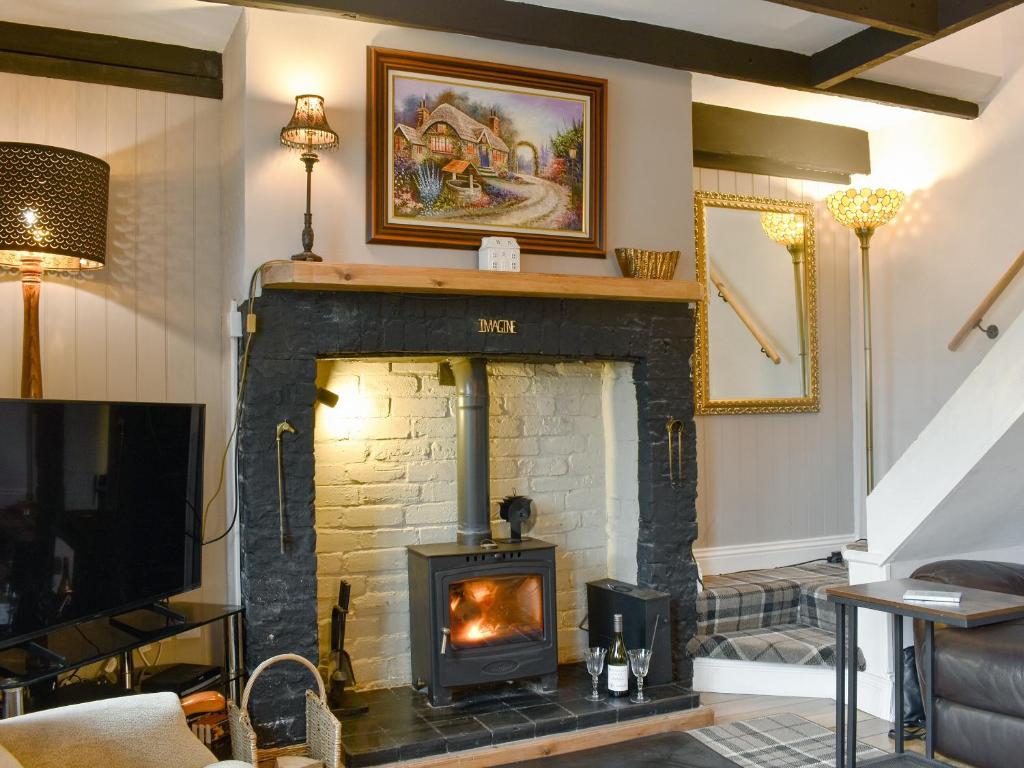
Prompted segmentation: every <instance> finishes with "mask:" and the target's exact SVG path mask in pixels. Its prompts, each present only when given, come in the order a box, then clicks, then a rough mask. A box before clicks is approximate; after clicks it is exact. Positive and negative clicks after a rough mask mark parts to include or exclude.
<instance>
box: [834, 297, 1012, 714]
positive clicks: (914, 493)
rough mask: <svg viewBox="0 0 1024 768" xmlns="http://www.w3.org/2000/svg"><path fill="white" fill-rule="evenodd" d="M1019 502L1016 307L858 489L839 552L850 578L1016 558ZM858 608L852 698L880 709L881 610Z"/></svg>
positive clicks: (885, 699) (883, 685)
mask: <svg viewBox="0 0 1024 768" xmlns="http://www.w3.org/2000/svg"><path fill="white" fill-rule="evenodd" d="M1022 512H1024V314H1022V315H1021V316H1019V317H1018V318H1017V319H1016V320H1015V321H1014V322H1013V323H1012V324H1011V325H1010V326H1009V327H1008V328H1006V329H1005V331H1003V332H1002V333H1001V334H1000V335H999V338H998V340H997V341H996V342H995V344H993V346H992V348H991V349H990V350H989V352H988V354H987V355H986V356H985V357H984V358H983V359H982V361H981V362H980V363H979V364H978V366H977V367H976V368H975V369H974V370H973V371H972V372H971V373H970V375H968V377H967V378H966V379H965V380H964V382H963V384H961V385H960V387H959V389H957V391H956V392H955V393H954V394H953V396H952V397H951V398H950V399H949V400H948V401H947V402H946V403H945V404H944V405H943V406H942V408H941V409H940V410H939V412H938V413H937V414H936V415H935V416H934V418H932V420H931V421H930V422H929V423H928V425H927V426H926V427H925V428H924V429H923V430H922V431H921V434H920V435H918V437H917V439H916V440H915V441H914V442H913V444H911V446H910V447H909V448H908V449H907V450H906V452H905V453H904V454H903V455H902V456H901V457H900V458H899V460H897V461H896V463H895V464H894V465H893V466H892V467H891V468H890V469H889V471H888V472H887V473H886V474H885V476H884V477H883V478H882V480H881V482H879V484H878V485H877V486H876V487H875V489H874V491H873V492H872V493H871V494H870V495H869V496H868V498H867V529H866V533H867V540H868V546H867V549H866V551H857V550H851V549H847V550H846V552H845V554H846V558H847V561H848V562H849V564H850V583H852V584H862V583H866V582H872V581H881V580H884V579H889V578H901V577H905V576H909V575H910V574H911V573H912V572H913V570H914V569H915V568H916V567H917V566H918V565H921V564H923V563H927V562H931V561H934V560H941V559H944V558H969V559H992V560H1009V561H1018V562H1019V561H1022V558H1024V518H1022ZM860 613H861V619H860V633H859V635H860V639H861V643H860V645H861V648H862V650H863V651H864V656H865V658H866V660H867V668H868V671H867V672H866V673H862V674H861V690H862V692H863V695H862V696H861V698H860V706H861V709H863V710H865V711H867V712H870V713H871V714H873V715H875V716H877V717H883V718H885V717H890V712H891V695H892V694H891V691H892V652H891V643H892V638H891V634H890V623H889V620H888V618H887V617H886V616H884V615H883V614H879V613H877V612H873V611H861V612H860ZM904 640H905V642H907V643H909V642H910V641H911V636H910V635H909V634H904Z"/></svg>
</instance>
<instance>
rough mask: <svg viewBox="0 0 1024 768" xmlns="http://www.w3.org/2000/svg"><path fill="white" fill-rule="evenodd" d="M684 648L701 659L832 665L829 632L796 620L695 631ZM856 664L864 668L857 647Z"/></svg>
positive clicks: (833, 642)
mask: <svg viewBox="0 0 1024 768" xmlns="http://www.w3.org/2000/svg"><path fill="white" fill-rule="evenodd" d="M686 650H687V651H688V652H689V654H690V655H691V656H695V657H697V658H704V659H730V660H734V661H759V662H764V663H768V664H803V665H807V666H818V667H832V668H835V665H836V652H835V640H834V637H833V635H830V634H829V633H828V632H825V631H824V630H822V629H818V628H817V627H809V626H807V625H805V624H798V623H792V624H779V625H776V626H773V627H756V628H752V629H741V630H736V631H734V632H716V633H713V634H707V635H695V636H694V637H693V638H691V639H690V642H689V643H687V646H686ZM857 668H858V669H860V670H861V671H863V670H864V669H865V668H866V664H865V662H864V654H863V652H861V650H860V649H859V648H858V649H857Z"/></svg>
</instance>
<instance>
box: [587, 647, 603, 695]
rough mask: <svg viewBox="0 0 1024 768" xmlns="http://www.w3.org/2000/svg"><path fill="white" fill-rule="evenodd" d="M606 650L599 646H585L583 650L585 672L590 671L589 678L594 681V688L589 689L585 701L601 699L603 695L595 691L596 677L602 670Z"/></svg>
mask: <svg viewBox="0 0 1024 768" xmlns="http://www.w3.org/2000/svg"><path fill="white" fill-rule="evenodd" d="M606 653H608V651H607V650H606V649H604V648H601V647H600V646H595V647H593V648H587V649H586V650H585V651H584V652H583V658H585V659H586V660H587V672H589V673H590V678H591V679H592V680H593V681H594V689H593V691H591V693H590V695H589V696H586V697H584V698H586V700H587V701H603V700H604V696H602V695H601V694H600V693H598V692H597V679H598V678H599V677H600V676H601V672H602V671H603V670H604V657H605V654H606Z"/></svg>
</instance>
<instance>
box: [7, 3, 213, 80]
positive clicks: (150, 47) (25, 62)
mask: <svg viewBox="0 0 1024 768" xmlns="http://www.w3.org/2000/svg"><path fill="white" fill-rule="evenodd" d="M0 71H3V72H13V73H15V74H19V75H34V76H36V77H53V78H60V79H63V80H76V81H79V82H86V83H100V84H103V85H118V86H124V87H126V88H139V89H143V90H150V91H163V92H165V93H181V94H186V95H189V96H205V97H207V98H214V99H219V98H221V96H222V94H223V84H222V79H221V55H220V53H218V52H216V51H202V50H198V49H196V48H186V47H184V46H180V45H167V44H165V43H151V42H147V41H144V40H132V39H128V38H124V37H113V36H111V35H97V34H92V33H89V32H76V31H73V30H68V29H55V28H52V27H37V26H32V25H29V24H14V23H11V22H0Z"/></svg>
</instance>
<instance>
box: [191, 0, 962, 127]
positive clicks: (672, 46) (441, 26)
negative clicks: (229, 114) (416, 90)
mask: <svg viewBox="0 0 1024 768" xmlns="http://www.w3.org/2000/svg"><path fill="white" fill-rule="evenodd" d="M957 1H958V2H961V3H964V2H966V3H970V2H979V1H980V0H957ZM206 2H221V3H227V4H230V5H238V6H246V7H252V8H266V9H271V10H278V11H298V12H306V13H318V14H327V15H335V16H341V17H343V18H349V19H356V20H359V21H368V22H374V23H379V24H392V25H396V26H404V27H414V28H418V29H429V30H434V31H439V32H452V33H456V34H462V35H472V36H474V37H481V38H486V39H490V40H504V41H507V42H513V43H522V44H525V45H537V46H543V47H546V48H557V49H560V50H566V51H576V52H578V53H587V54H593V55H597V56H607V57H610V58H615V59H625V60H627V61H637V62H641V63H644V64H653V65H655V66H659V67H666V68H670V69H679V70H686V71H689V72H701V73H704V74H709V75H715V76H718V77H727V78H732V79H735V80H746V81H748V82H753V83H761V84H763V85H773V86H778V87H781V88H790V89H794V90H799V91H809V92H812V93H826V94H831V95H834V96H846V97H850V98H856V99H864V100H867V101H875V102H879V103H882V104H889V105H892V106H899V107H908V108H910V109H919V110H924V111H927V112H935V113H938V114H943V115H951V116H954V117H965V118H975V117H977V116H978V113H979V108H978V105H977V104H974V103H972V102H968V101H964V100H962V99H956V98H951V97H949V96H942V95H939V94H934V93H927V92H925V91H918V90H914V89H912V88H903V87H900V86H891V85H887V84H885V83H875V82H871V81H866V80H859V79H857V78H852V79H851V80H850V81H847V82H846V83H843V85H844V86H846V87H844V88H841V89H840V88H836V89H831V88H819V87H817V85H816V83H815V82H814V74H813V72H814V70H813V67H812V57H811V56H807V55H805V54H801V53H796V52H793V51H783V50H779V49H777V48H768V47H766V46H761V45H751V44H749V43H741V42H737V41H735V40H726V39H723V38H719V37H712V36H710V35H702V34H698V33H696V32H690V31H687V30H683V29H674V28H671V27H663V26H658V25H655V24H644V23H642V22H637V21H628V20H624V19H614V18H610V17H607V16H599V15H596V14H589V13H579V12H576V11H566V10H562V9H560V8H548V7H545V6H539V5H531V4H529V3H522V2H508V1H507V0H429V2H427V1H426V0H206ZM851 86H852V87H851Z"/></svg>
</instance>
